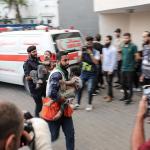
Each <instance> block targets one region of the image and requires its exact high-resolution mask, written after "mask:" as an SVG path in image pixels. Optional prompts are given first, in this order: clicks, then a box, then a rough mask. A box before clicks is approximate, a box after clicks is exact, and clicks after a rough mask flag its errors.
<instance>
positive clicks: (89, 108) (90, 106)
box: [85, 105, 93, 111]
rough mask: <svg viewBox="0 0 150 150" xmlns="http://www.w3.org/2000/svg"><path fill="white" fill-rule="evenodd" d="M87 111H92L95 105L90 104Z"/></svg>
mask: <svg viewBox="0 0 150 150" xmlns="http://www.w3.org/2000/svg"><path fill="white" fill-rule="evenodd" d="M85 110H86V111H91V110H93V106H92V105H88V106H87V107H86V108H85Z"/></svg>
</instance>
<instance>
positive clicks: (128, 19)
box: [99, 11, 150, 50]
mask: <svg viewBox="0 0 150 150" xmlns="http://www.w3.org/2000/svg"><path fill="white" fill-rule="evenodd" d="M149 16H150V11H149V12H136V13H131V14H129V13H126V14H125V13H121V14H99V18H100V19H99V29H100V33H101V34H102V35H103V36H105V35H107V34H110V35H113V32H114V30H115V29H116V28H121V29H122V31H123V33H125V32H130V33H131V34H132V39H133V42H134V43H136V44H137V45H138V48H139V50H141V48H142V47H141V45H142V33H143V31H146V30H148V31H150V26H149V25H150V19H149Z"/></svg>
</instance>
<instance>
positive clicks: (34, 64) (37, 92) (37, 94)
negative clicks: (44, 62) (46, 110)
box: [23, 46, 46, 117]
mask: <svg viewBox="0 0 150 150" xmlns="http://www.w3.org/2000/svg"><path fill="white" fill-rule="evenodd" d="M27 52H28V56H29V58H28V59H27V61H26V62H25V63H24V66H23V69H24V73H25V78H26V80H27V81H28V85H29V89H30V93H31V96H32V97H33V99H34V101H35V104H36V108H35V116H36V117H39V113H40V111H41V109H42V97H44V96H45V95H46V94H45V93H46V84H42V86H41V87H40V88H39V89H37V88H36V84H35V83H33V80H32V77H31V76H30V72H31V71H32V70H35V71H37V69H38V65H40V62H39V58H38V57H37V50H36V47H35V46H30V47H28V49H27Z"/></svg>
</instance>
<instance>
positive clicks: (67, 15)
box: [59, 0, 98, 35]
mask: <svg viewBox="0 0 150 150" xmlns="http://www.w3.org/2000/svg"><path fill="white" fill-rule="evenodd" d="M59 17H60V26H61V27H62V28H68V27H70V26H74V27H75V28H76V29H79V30H81V32H82V33H83V34H84V35H95V34H96V33H97V32H98V15H97V14H96V13H94V11H93V1H92V0H60V2H59Z"/></svg>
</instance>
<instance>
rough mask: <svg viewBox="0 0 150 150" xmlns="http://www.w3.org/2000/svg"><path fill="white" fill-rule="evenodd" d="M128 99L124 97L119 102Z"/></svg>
mask: <svg viewBox="0 0 150 150" xmlns="http://www.w3.org/2000/svg"><path fill="white" fill-rule="evenodd" d="M127 99H128V98H126V97H123V98H120V99H119V101H126V100H127Z"/></svg>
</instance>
